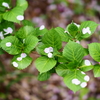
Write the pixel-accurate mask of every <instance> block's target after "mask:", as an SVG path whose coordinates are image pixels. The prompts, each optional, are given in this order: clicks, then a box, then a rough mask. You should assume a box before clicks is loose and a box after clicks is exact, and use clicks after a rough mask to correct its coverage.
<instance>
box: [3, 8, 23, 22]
mask: <svg viewBox="0 0 100 100" xmlns="http://www.w3.org/2000/svg"><path fill="white" fill-rule="evenodd" d="M23 14H24V11H23V9H22V8H21V7H20V6H16V7H15V8H13V9H12V10H10V11H8V12H5V13H4V15H3V18H4V19H5V20H7V21H11V22H15V23H20V20H18V19H17V16H19V15H23Z"/></svg>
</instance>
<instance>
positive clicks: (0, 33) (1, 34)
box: [0, 32, 4, 40]
mask: <svg viewBox="0 0 100 100" xmlns="http://www.w3.org/2000/svg"><path fill="white" fill-rule="evenodd" d="M0 38H1V40H2V39H4V36H3V33H2V32H0Z"/></svg>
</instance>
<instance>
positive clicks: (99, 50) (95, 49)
mask: <svg viewBox="0 0 100 100" xmlns="http://www.w3.org/2000/svg"><path fill="white" fill-rule="evenodd" d="M89 54H90V56H91V57H92V58H93V59H94V60H95V61H98V62H100V43H91V44H89Z"/></svg>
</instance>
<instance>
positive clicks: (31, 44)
mask: <svg viewBox="0 0 100 100" xmlns="http://www.w3.org/2000/svg"><path fill="white" fill-rule="evenodd" d="M37 43H38V39H37V37H35V36H33V35H29V36H27V37H26V38H25V43H24V52H25V53H30V51H31V50H33V49H34V48H35V46H36V45H37Z"/></svg>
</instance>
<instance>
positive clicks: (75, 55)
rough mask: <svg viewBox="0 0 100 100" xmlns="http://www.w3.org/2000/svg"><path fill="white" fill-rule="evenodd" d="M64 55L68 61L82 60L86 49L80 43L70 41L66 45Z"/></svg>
mask: <svg viewBox="0 0 100 100" xmlns="http://www.w3.org/2000/svg"><path fill="white" fill-rule="evenodd" d="M63 56H64V57H65V58H66V59H67V60H68V61H71V62H73V61H76V62H80V61H81V60H82V58H83V57H84V49H83V47H82V46H81V45H80V44H78V43H75V42H72V41H69V42H68V43H67V44H66V46H65V47H64V50H63Z"/></svg>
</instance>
